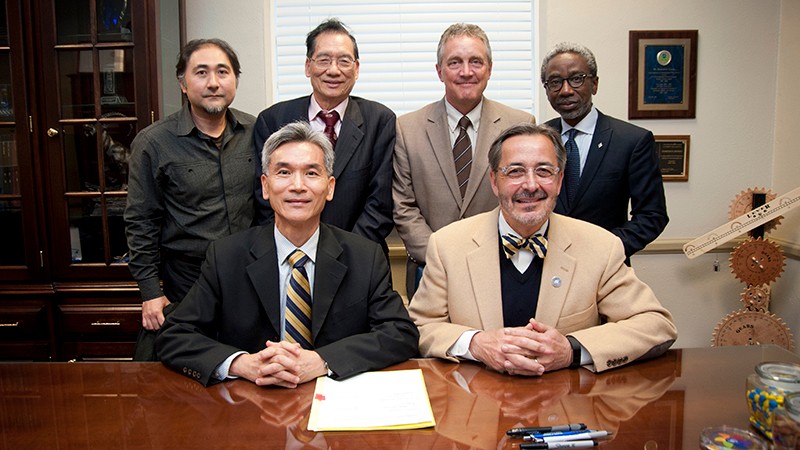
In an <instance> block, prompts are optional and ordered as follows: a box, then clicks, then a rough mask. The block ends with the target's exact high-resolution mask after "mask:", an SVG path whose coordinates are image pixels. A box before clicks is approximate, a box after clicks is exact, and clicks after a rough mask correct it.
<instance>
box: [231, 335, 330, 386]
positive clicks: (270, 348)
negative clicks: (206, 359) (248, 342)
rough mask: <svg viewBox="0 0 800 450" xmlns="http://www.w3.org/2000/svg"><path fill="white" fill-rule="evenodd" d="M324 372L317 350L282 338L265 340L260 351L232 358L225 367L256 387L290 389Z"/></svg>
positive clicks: (323, 362) (325, 372)
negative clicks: (229, 365) (278, 340)
mask: <svg viewBox="0 0 800 450" xmlns="http://www.w3.org/2000/svg"><path fill="white" fill-rule="evenodd" d="M327 373H328V371H327V369H326V368H325V361H324V360H323V359H322V357H321V356H319V354H318V353H317V352H315V351H311V350H304V349H303V348H302V347H300V344H293V343H289V342H286V341H280V342H272V341H267V347H266V348H265V349H264V350H261V351H260V352H258V353H250V354H241V355H239V356H237V357H236V358H234V360H233V362H232V363H231V367H230V369H229V374H230V375H234V376H238V377H241V378H246V379H248V380H250V381H252V382H253V383H255V384H257V385H258V386H282V387H287V388H292V389H293V388H296V387H297V386H298V385H300V384H303V383H305V382H307V381H310V380H313V379H315V378H317V377H319V376H322V375H326V374H327Z"/></svg>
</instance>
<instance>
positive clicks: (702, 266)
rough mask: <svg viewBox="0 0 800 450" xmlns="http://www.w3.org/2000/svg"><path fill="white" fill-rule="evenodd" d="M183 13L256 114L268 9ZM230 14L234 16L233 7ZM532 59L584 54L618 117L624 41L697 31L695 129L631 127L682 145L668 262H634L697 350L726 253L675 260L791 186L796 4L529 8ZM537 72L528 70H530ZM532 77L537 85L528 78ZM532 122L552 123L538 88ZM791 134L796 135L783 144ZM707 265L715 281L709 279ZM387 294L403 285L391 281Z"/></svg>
mask: <svg viewBox="0 0 800 450" xmlns="http://www.w3.org/2000/svg"><path fill="white" fill-rule="evenodd" d="M223 3H225V4H227V5H228V6H230V2H212V1H209V0H192V1H191V2H187V10H188V11H187V20H188V26H187V32H188V35H189V38H192V37H200V36H206V37H208V36H217V37H221V38H223V39H226V40H228V41H229V42H230V43H231V44H232V45H233V47H234V48H235V49H236V50H237V51H238V52H239V55H240V58H241V60H242V65H243V68H244V71H245V73H244V74H243V76H242V79H241V84H240V86H239V93H238V95H237V100H236V103H235V104H234V106H236V107H238V108H240V109H244V110H245V111H248V112H251V113H253V114H257V113H258V112H259V111H261V110H262V109H263V108H264V107H266V106H267V105H268V104H269V98H270V97H269V95H270V92H271V86H272V80H271V68H270V66H269V60H270V58H269V57H268V55H267V54H266V50H265V49H269V48H270V46H271V44H270V37H269V33H268V29H267V28H268V18H269V14H270V4H269V0H246V1H244V0H242V1H239V2H236V8H231V7H227V8H226V7H224V6H222V5H221V4H223ZM240 5H245V6H244V7H242V6H240ZM536 6H538V8H539V12H540V17H541V21H540V24H539V25H540V30H539V38H540V39H541V41H540V42H539V43H538V51H539V54H540V55H541V54H543V53H544V52H546V51H547V50H548V49H549V48H551V47H552V46H553V45H555V44H556V43H558V42H561V41H564V40H569V41H574V42H579V43H582V44H585V45H587V46H588V47H589V48H591V49H592V50H593V51H594V53H595V55H596V57H597V60H598V66H599V76H600V85H599V91H598V94H597V96H596V97H595V104H596V105H597V106H598V108H599V109H601V110H602V111H603V112H604V113H606V114H609V115H612V116H616V117H618V118H622V119H626V118H627V104H628V31H629V30H669V29H674V30H677V29H697V30H699V38H698V77H697V118H695V119H681V120H677V119H676V120H639V121H634V122H635V123H637V124H638V125H641V126H643V127H646V128H649V129H650V130H652V131H653V132H654V133H655V134H657V135H675V134H678V135H682V134H688V135H690V136H691V148H690V162H689V181H688V182H682V183H667V184H666V191H667V203H668V209H669V214H670V218H671V220H670V223H669V225H668V226H667V229H666V230H665V232H664V233H663V235H662V236H661V238H660V239H659V241H658V242H659V243H662V244H665V245H666V246H667V247H668V248H671V249H672V250H671V253H670V252H668V253H666V254H655V253H647V254H640V255H637V256H635V257H634V258H633V266H634V267H635V268H636V271H637V273H638V274H639V276H640V277H641V278H642V279H643V280H645V281H646V282H648V283H649V284H650V285H651V286H652V287H653V289H654V290H655V292H656V294H657V295H658V297H659V298H660V299H661V300H662V302H663V303H664V304H665V306H667V307H668V308H669V309H670V310H671V311H672V313H673V314H674V316H675V319H676V323H677V325H678V329H679V339H678V342H677V343H676V346H678V347H699V346H707V345H709V343H710V340H711V333H712V331H713V330H714V327H715V326H716V324H717V323H718V322H719V320H720V319H722V318H723V317H724V316H725V315H726V314H727V313H729V312H732V311H734V310H737V309H739V308H740V306H741V303H740V294H741V292H742V289H743V287H744V286H743V284H742V283H740V282H739V281H738V280H737V279H736V278H735V277H734V276H733V274H732V273H731V272H730V268H729V261H728V258H729V257H730V255H729V253H728V252H720V253H710V254H706V255H702V256H700V257H698V258H696V259H694V260H689V259H687V258H686V257H685V256H684V255H683V254H682V253H680V252H679V251H677V250H675V249H676V248H679V244H676V243H681V242H685V241H688V240H690V239H693V238H695V237H697V236H700V235H702V234H704V233H705V232H707V231H709V230H711V229H713V228H716V227H717V226H719V225H721V224H723V223H725V222H727V221H728V211H729V207H730V204H731V201H732V200H733V198H734V196H735V195H736V194H738V193H739V192H741V191H742V190H744V189H747V188H749V187H766V188H770V189H772V190H773V191H775V192H776V193H779V194H780V193H785V192H787V191H789V190H790V189H793V188H794V187H797V186H798V185H800V182H798V179H800V177H798V176H797V173H798V172H799V170H798V169H800V152H798V151H797V146H796V145H793V144H794V143H793V140H792V139H791V138H792V137H793V136H792V134H791V131H792V128H793V127H795V126H797V124H796V120H795V118H796V117H797V114H796V112H795V111H796V110H797V109H798V106H800V93H798V89H797V82H796V81H795V80H796V79H797V77H798V74H800V2H797V1H794V0H782V1H781V0H706V1H703V2H698V1H696V0H674V1H670V2H664V1H662V0H642V1H639V2H630V1H627V0H604V1H602V2H596V1H593V0H574V1H571V2H569V3H565V2H561V1H555V0H540V1H539V2H538V5H536ZM537 65H538V64H537ZM537 78H538V77H537ZM539 89H540V91H539V92H538V95H539V98H540V99H542V101H544V104H539V105H537V111H536V113H537V117H538V118H539V119H540V121H544V120H547V119H550V118H552V117H555V116H556V114H555V112H554V111H553V110H552V109H551V108H550V107H549V105H547V104H546V97H545V96H544V92H543V91H542V90H541V88H539ZM794 134H796V133H794ZM790 214H791V215H790V216H789V217H787V218H784V220H783V224H782V226H781V227H780V228H778V230H776V233H774V234H773V235H772V236H771V237H774V238H777V239H779V240H780V242H782V243H784V244H788V247H791V248H793V249H794V250H793V251H794V254H795V255H796V254H798V251H797V249H798V248H800V244H798V243H800V226H798V225H800V211H794V212H793V213H790ZM716 258H718V259H719V261H720V266H721V270H720V271H718V272H715V271H714V270H713V263H714V260H715V259H716ZM799 271H800V262H799V261H797V260H794V259H792V260H789V261H788V263H787V266H786V270H785V272H784V274H783V276H782V277H781V278H780V279H779V280H778V281H777V282H776V283H775V284H774V285H773V303H772V310H773V311H774V312H776V313H777V314H778V315H779V316H781V317H783V318H784V319H785V320H786V321H787V322H788V323H789V325H790V327H791V328H792V329H793V330H795V334H796V335H798V336H796V340H797V337H800V308H798V304H800V280H798V279H797V278H798V277H797V274H798V272H799ZM395 281H396V283H397V284H402V283H399V282H397V280H395Z"/></svg>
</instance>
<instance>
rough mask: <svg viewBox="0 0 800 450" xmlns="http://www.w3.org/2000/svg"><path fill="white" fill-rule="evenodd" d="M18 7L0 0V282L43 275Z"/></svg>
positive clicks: (8, 0)
mask: <svg viewBox="0 0 800 450" xmlns="http://www.w3.org/2000/svg"><path fill="white" fill-rule="evenodd" d="M21 6H22V4H21V3H20V1H19V0H0V236H2V243H1V244H0V247H2V249H0V280H11V279H13V280H29V279H33V278H36V277H37V276H38V275H39V274H40V273H41V271H42V270H43V266H44V262H43V254H41V253H40V252H39V239H38V238H39V237H38V235H37V227H36V218H35V215H36V203H35V202H36V199H35V193H34V183H33V166H32V164H33V157H32V154H31V135H30V130H29V120H30V119H29V112H28V110H29V108H28V96H27V92H28V86H26V83H27V77H26V76H25V67H24V65H25V59H24V54H25V51H24V42H23V33H22V26H21V21H22V11H21Z"/></svg>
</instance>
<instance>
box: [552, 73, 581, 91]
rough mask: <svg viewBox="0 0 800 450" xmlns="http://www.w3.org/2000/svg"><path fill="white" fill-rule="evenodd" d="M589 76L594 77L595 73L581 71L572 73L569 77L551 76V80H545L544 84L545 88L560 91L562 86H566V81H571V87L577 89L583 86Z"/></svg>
mask: <svg viewBox="0 0 800 450" xmlns="http://www.w3.org/2000/svg"><path fill="white" fill-rule="evenodd" d="M587 78H594V75H586V74H585V73H579V74H577V75H572V76H571V77H569V78H560V77H556V78H550V79H549V80H547V81H545V82H544V83H542V84H544V88H545V89H547V90H548V91H550V92H558V91H560V90H561V88H562V87H564V82H565V81H566V82H567V83H569V86H570V87H571V88H573V89H577V88H579V87H581V86H583V82H584V81H585V80H586V79H587Z"/></svg>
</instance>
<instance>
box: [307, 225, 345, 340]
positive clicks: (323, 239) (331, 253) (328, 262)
mask: <svg viewBox="0 0 800 450" xmlns="http://www.w3.org/2000/svg"><path fill="white" fill-rule="evenodd" d="M341 254H342V247H341V245H339V242H338V241H337V240H336V237H335V236H334V235H333V233H332V232H331V231H330V229H329V228H328V227H327V226H326V225H325V224H320V230H319V243H318V244H317V260H316V266H315V268H314V295H313V300H312V302H313V303H312V307H311V335H312V336H314V342H315V343H316V342H317V338H318V336H319V333H320V329H322V325H323V324H324V323H325V319H326V317H327V316H328V311H330V309H331V304H333V299H334V298H335V296H336V293H337V292H339V286H340V285H341V284H342V280H343V279H344V276H345V274H347V269H348V268H347V266H346V265H344V264H342V263H341V262H340V261H339V257H340V256H341ZM315 345H316V344H315Z"/></svg>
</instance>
